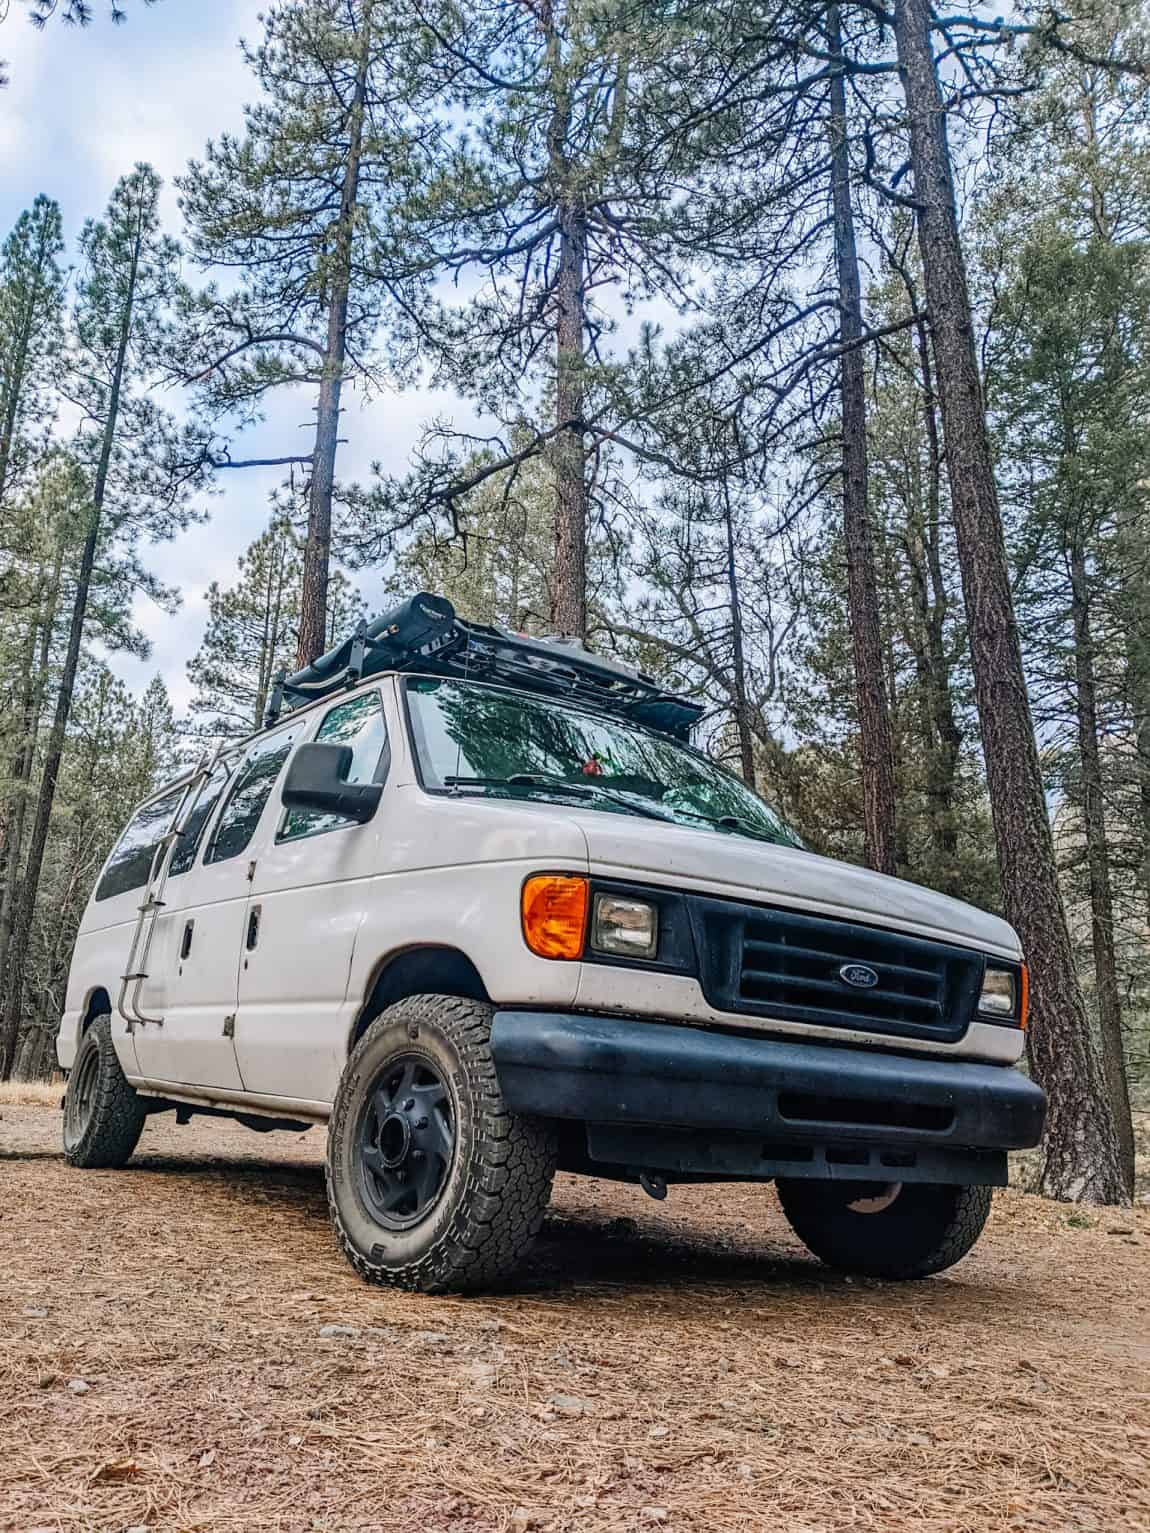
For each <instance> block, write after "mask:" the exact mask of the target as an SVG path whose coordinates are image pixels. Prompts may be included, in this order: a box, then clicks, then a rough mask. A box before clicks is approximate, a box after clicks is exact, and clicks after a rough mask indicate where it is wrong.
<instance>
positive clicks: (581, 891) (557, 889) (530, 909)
mask: <svg viewBox="0 0 1150 1533" xmlns="http://www.w3.org/2000/svg"><path fill="white" fill-rule="evenodd" d="M522 912H523V937H524V940H525V941H526V943H527V946H528V947H529V948H530V949H531V951H532V952H533V953H538V954H539V956H540V958H578V957H579V956H580V955H581V954H582V952H583V941H584V937H585V934H586V931H587V880H586V879H585V878H579V877H578V876H574V875H571V874H563V873H537V874H536V875H535V877H534V878H529V879H528V880H527V882H526V883H525V884H524V885H523V900H522Z"/></svg>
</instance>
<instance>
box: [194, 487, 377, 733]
mask: <svg viewBox="0 0 1150 1533" xmlns="http://www.w3.org/2000/svg"><path fill="white" fill-rule="evenodd" d="M238 576H239V578H238V579H237V581H236V583H235V584H234V585H230V586H227V587H221V586H220V584H219V583H218V582H217V581H213V582H212V584H211V585H210V586H209V588H208V625H207V629H206V631H205V633H204V638H203V641H202V643H201V644H200V647H199V649H198V651H197V652H196V654H195V655H194V656H193V658H192V659H191V660H190V661H189V662H188V679H189V680H190V681H191V682H192V683H193V685H194V686H195V688H196V691H195V695H194V696H193V698H192V702H191V709H190V711H191V713H192V716H193V718H194V719H196V720H197V732H200V733H206V734H209V735H212V736H220V735H247V734H250V733H251V732H252V731H253V730H255V729H259V728H261V727H262V725H263V723H264V718H265V715H266V713H267V707H268V703H269V701H270V697H271V691H272V685H273V682H274V680H275V677H276V675H277V673H278V672H280V671H284V670H286V671H291V670H293V669H294V661H295V655H296V649H297V645H298V632H299V623H300V613H301V611H302V609H303V601H304V585H303V583H304V558H303V548H302V546H301V542H300V539H299V537H298V536H297V535H296V533H295V532H294V530H293V529H292V526H291V522H290V521H289V519H288V517H287V515H286V514H285V512H284V511H283V510H282V509H280V510H278V511H277V512H276V513H275V514H274V515H273V517H272V520H271V524H270V525H269V526H268V528H267V530H266V531H265V532H263V533H261V535H260V536H259V537H258V538H257V539H256V540H255V542H254V543H252V544H251V546H250V547H249V548H248V549H247V551H246V552H245V553H243V554H241V555H240V557H239V560H238ZM361 612H362V603H361V601H360V598H359V595H358V593H357V592H356V591H355V590H354V589H353V588H352V586H351V584H350V582H349V581H348V579H347V577H346V576H345V575H343V574H342V573H341V572H340V571H338V570H336V571H333V573H332V576H331V580H330V590H329V600H328V605H327V619H328V626H327V628H326V629H325V630H324V632H323V634H322V635H321V638H320V648H321V650H324V649H328V648H331V647H332V646H334V645H335V644H338V643H339V642H341V641H342V640H343V639H344V638H346V637H347V636H348V635H349V634H350V633H351V632H352V630H353V629H354V627H355V624H356V622H357V621H358V620H359V617H360V615H361Z"/></svg>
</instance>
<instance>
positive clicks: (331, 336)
mask: <svg viewBox="0 0 1150 1533" xmlns="http://www.w3.org/2000/svg"><path fill="white" fill-rule="evenodd" d="M373 9H374V0H367V3H366V4H365V5H364V9H363V20H362V22H361V25H360V49H359V57H358V59H357V61H356V73H355V89H354V92H353V95H352V103H351V112H350V116H349V119H348V148H347V162H346V164H345V166H344V173H343V187H342V190H341V192H340V199H339V218H338V219H337V220H336V225H335V229H334V231H333V232H334V235H335V249H334V254H333V258H332V263H331V270H330V272H329V273H328V274H327V278H328V281H329V282H330V284H331V303H330V306H329V308H328V313H327V342H326V345H325V347H324V358H323V373H322V375H321V378H320V386H319V401H318V403H317V406H316V422H315V450H314V455H313V458H312V472H311V488H310V492H309V495H308V513H307V541H306V543H305V545H304V554H303V587H302V592H301V597H300V603H301V605H300V624H299V648H298V651H297V654H296V662H297V664H298V665H299V666H301V667H302V666H305V665H310V664H311V662H312V661H313V660H314V659H315V658H316V657H317V655H320V654H322V653H323V649H324V643H325V640H326V636H327V586H328V574H329V568H330V564H331V502H332V495H333V493H334V489H335V458H336V449H337V447H338V446H339V418H340V398H341V395H342V393H343V370H344V365H345V363H346V361H347V316H348V306H349V295H350V292H351V258H352V246H353V243H354V239H355V217H356V208H357V205H358V202H359V177H360V167H361V164H362V159H363V125H364V118H365V115H366V110H365V109H366V101H367V81H368V75H369V73H370V71H371V38H372V11H373Z"/></svg>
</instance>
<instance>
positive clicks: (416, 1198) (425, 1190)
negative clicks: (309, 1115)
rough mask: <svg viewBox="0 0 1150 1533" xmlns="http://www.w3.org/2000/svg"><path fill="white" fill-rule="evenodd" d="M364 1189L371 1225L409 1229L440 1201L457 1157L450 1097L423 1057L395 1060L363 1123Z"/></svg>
mask: <svg viewBox="0 0 1150 1533" xmlns="http://www.w3.org/2000/svg"><path fill="white" fill-rule="evenodd" d="M357 1148H358V1151H359V1163H360V1179H359V1180H360V1189H361V1193H362V1196H363V1200H364V1202H365V1204H366V1205H367V1208H368V1211H369V1212H370V1213H371V1216H372V1218H373V1219H375V1220H376V1221H378V1223H380V1224H382V1225H385V1226H386V1227H387V1228H389V1229H408V1228H410V1227H411V1226H412V1225H415V1224H418V1223H419V1222H420V1220H422V1219H424V1218H426V1217H427V1215H428V1214H429V1213H430V1212H431V1210H432V1208H433V1207H434V1206H435V1204H436V1203H437V1202H438V1201H439V1197H440V1194H441V1193H442V1191H443V1188H444V1186H445V1184H446V1182H447V1177H448V1173H449V1172H450V1170H451V1165H452V1162H453V1160H454V1157H455V1125H454V1117H453V1112H452V1099H451V1093H450V1091H449V1090H448V1087H447V1084H446V1082H445V1081H444V1079H443V1077H442V1076H441V1075H440V1073H439V1070H438V1068H437V1067H436V1066H435V1065H434V1064H432V1062H431V1061H430V1060H428V1059H427V1058H425V1057H424V1056H422V1055H416V1054H403V1055H399V1056H397V1057H394V1058H393V1059H391V1060H390V1061H389V1062H388V1063H387V1065H385V1066H384V1068H383V1070H382V1071H381V1072H380V1074H379V1076H378V1077H377V1078H376V1080H375V1082H374V1083H373V1085H372V1087H371V1090H370V1093H369V1095H368V1099H367V1103H366V1106H365V1108H364V1112H363V1115H362V1117H361V1119H360V1125H359V1133H358V1136H357Z"/></svg>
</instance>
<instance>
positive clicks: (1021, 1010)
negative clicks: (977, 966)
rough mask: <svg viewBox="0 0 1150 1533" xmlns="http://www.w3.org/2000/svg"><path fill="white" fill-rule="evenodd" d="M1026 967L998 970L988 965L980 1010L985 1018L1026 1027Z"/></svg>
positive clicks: (979, 998)
mask: <svg viewBox="0 0 1150 1533" xmlns="http://www.w3.org/2000/svg"><path fill="white" fill-rule="evenodd" d="M1026 978H1027V976H1026V966H1025V964H1024V965H1022V966H1021V967H1020V968H1017V969H998V968H995V967H994V966H993V965H991V964H987V966H986V973H985V975H984V976H983V980H982V993H981V995H980V996H979V997H978V1009H979V1011H980V1012H981V1013H982V1015H983V1016H984V1017H993V1018H994V1019H995V1021H997V1022H1017V1023H1018V1025H1019V1026H1020V1027H1025V1026H1026V989H1027V986H1026Z"/></svg>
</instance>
